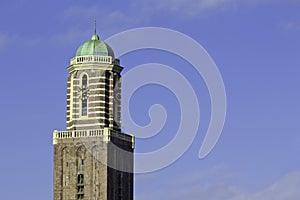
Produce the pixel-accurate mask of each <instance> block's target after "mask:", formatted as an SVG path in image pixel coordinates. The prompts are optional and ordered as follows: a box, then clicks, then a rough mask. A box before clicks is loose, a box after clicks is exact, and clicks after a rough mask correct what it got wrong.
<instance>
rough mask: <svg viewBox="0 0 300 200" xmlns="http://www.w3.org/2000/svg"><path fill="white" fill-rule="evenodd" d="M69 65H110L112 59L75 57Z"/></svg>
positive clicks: (108, 57)
mask: <svg viewBox="0 0 300 200" xmlns="http://www.w3.org/2000/svg"><path fill="white" fill-rule="evenodd" d="M70 63H71V65H75V64H83V63H103V64H112V63H113V58H112V57H111V56H76V57H74V58H72V59H71V62H70Z"/></svg>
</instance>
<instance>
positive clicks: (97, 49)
mask: <svg viewBox="0 0 300 200" xmlns="http://www.w3.org/2000/svg"><path fill="white" fill-rule="evenodd" d="M76 56H111V57H112V59H114V58H115V56H114V52H113V50H112V48H111V47H110V46H109V45H108V44H106V43H105V42H104V41H102V40H100V38H99V36H98V35H97V30H96V19H94V34H93V36H92V38H91V39H90V40H89V41H87V42H85V43H83V44H82V45H81V46H80V47H79V48H78V49H77V51H76Z"/></svg>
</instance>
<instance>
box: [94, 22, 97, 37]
mask: <svg viewBox="0 0 300 200" xmlns="http://www.w3.org/2000/svg"><path fill="white" fill-rule="evenodd" d="M96 27H97V21H96V18H95V19H94V34H95V35H96V34H97V31H96Z"/></svg>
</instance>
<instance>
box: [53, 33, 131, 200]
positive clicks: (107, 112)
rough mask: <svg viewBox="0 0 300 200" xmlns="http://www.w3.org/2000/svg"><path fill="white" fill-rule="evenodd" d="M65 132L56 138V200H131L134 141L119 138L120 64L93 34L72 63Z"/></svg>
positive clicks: (120, 133) (121, 135)
mask: <svg viewBox="0 0 300 200" xmlns="http://www.w3.org/2000/svg"><path fill="white" fill-rule="evenodd" d="M67 69H68V72H69V76H68V84H67V117H66V124H67V130H66V131H54V132H53V145H54V200H78V199H84V200H121V199H123V200H132V199H133V150H134V136H132V135H127V134H124V133H122V132H121V120H120V116H121V104H120V102H121V75H120V73H121V71H122V69H123V67H121V66H120V61H119V60H118V59H116V58H115V57H114V52H113V50H112V49H111V47H110V46H109V45H108V44H106V43H105V42H103V41H101V40H100V39H99V36H98V35H97V34H96V31H95V33H94V34H93V36H92V38H91V40H89V41H87V42H85V43H84V44H83V45H81V46H80V47H79V48H78V50H77V52H76V56H75V57H74V58H73V59H71V61H70V66H69V67H68V68H67Z"/></svg>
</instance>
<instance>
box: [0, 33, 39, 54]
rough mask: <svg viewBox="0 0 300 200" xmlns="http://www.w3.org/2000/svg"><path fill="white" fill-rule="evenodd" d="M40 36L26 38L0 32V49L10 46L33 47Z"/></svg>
mask: <svg viewBox="0 0 300 200" xmlns="http://www.w3.org/2000/svg"><path fill="white" fill-rule="evenodd" d="M39 41H40V38H26V37H24V36H22V35H17V34H14V35H7V34H4V33H0V50H5V49H6V48H10V47H14V48H15V47H16V45H18V47H22V46H23V47H33V46H34V45H36V44H38V43H39Z"/></svg>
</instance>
